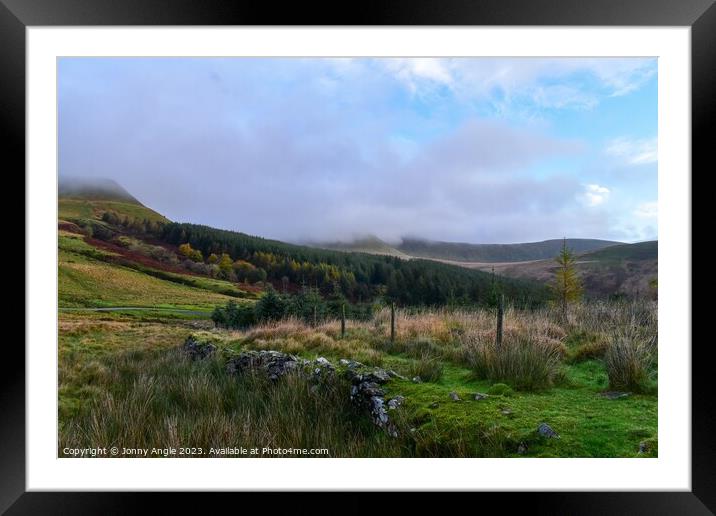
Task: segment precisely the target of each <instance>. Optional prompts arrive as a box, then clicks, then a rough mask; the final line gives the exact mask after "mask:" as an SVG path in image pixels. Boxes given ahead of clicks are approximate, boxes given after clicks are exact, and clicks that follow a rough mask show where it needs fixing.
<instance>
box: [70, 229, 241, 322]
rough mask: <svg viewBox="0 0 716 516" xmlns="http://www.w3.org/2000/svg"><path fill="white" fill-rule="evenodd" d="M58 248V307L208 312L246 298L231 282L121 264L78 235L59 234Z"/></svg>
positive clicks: (133, 264)
mask: <svg viewBox="0 0 716 516" xmlns="http://www.w3.org/2000/svg"><path fill="white" fill-rule="evenodd" d="M58 245H59V265H58V282H59V306H60V307H74V308H77V307H85V308H91V307H93V308H99V307H112V306H118V307H155V308H180V309H187V310H199V311H207V312H210V311H211V310H213V308H214V307H215V306H217V305H220V304H225V303H226V302H227V301H228V300H229V299H234V298H237V297H251V296H250V295H249V294H248V293H246V292H244V291H242V290H240V289H239V288H238V287H236V285H235V284H233V283H231V282H228V281H223V280H217V279H211V278H205V277H201V276H190V275H183V274H177V273H172V272H166V271H159V270H154V269H151V268H149V267H145V266H143V265H140V264H136V263H131V262H128V261H127V262H126V265H118V264H117V263H111V262H108V261H106V260H116V259H117V258H118V257H117V256H116V255H114V254H113V253H109V252H107V251H104V250H100V249H97V248H95V247H93V246H91V245H90V244H88V243H87V242H85V241H84V240H83V238H82V236H80V235H75V234H72V233H68V232H64V231H61V232H60V234H59V237H58Z"/></svg>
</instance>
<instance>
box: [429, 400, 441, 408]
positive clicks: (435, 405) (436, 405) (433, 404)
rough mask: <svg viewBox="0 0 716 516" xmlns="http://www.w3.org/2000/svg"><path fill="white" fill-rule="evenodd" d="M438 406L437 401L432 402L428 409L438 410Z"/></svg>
mask: <svg viewBox="0 0 716 516" xmlns="http://www.w3.org/2000/svg"><path fill="white" fill-rule="evenodd" d="M439 406H440V403H438V402H437V401H433V402H432V403H431V404H430V405H428V407H430V408H438V407H439Z"/></svg>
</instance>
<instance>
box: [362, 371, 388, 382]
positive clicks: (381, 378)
mask: <svg viewBox="0 0 716 516" xmlns="http://www.w3.org/2000/svg"><path fill="white" fill-rule="evenodd" d="M363 379H364V380H365V381H367V382H375V383H380V384H383V383H386V382H389V381H390V375H389V374H388V371H386V370H385V369H379V368H375V369H374V370H373V371H371V372H370V373H367V374H364V375H363Z"/></svg>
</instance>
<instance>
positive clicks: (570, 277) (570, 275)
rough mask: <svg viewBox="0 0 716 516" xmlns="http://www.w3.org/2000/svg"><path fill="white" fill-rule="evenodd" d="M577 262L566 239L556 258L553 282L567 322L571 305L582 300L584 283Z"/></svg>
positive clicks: (554, 290) (553, 287) (553, 289)
mask: <svg viewBox="0 0 716 516" xmlns="http://www.w3.org/2000/svg"><path fill="white" fill-rule="evenodd" d="M576 261H577V259H576V256H575V255H574V253H573V252H572V251H571V249H569V248H568V247H567V239H566V238H565V239H564V240H563V241H562V250H561V251H560V252H559V255H557V258H555V262H557V265H558V267H557V270H556V271H555V274H554V281H553V282H552V291H553V292H554V295H555V298H556V301H557V303H558V304H559V307H560V310H561V311H562V318H563V319H564V320H565V321H566V320H567V307H568V306H569V303H573V302H576V301H579V300H580V299H581V298H582V291H583V289H582V281H581V279H580V278H579V276H578V275H577V269H576Z"/></svg>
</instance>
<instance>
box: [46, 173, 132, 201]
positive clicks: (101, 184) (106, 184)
mask: <svg viewBox="0 0 716 516" xmlns="http://www.w3.org/2000/svg"><path fill="white" fill-rule="evenodd" d="M58 196H59V197H64V198H73V199H88V200H106V201H124V202H129V203H133V204H139V205H141V204H142V203H141V202H139V201H138V200H137V198H136V197H134V196H133V195H132V194H130V193H129V192H128V191H127V190H126V189H125V188H124V187H123V186H121V185H120V184H119V183H117V182H116V181H114V180H113V179H109V178H88V177H74V176H64V177H63V176H60V178H59V183H58Z"/></svg>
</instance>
